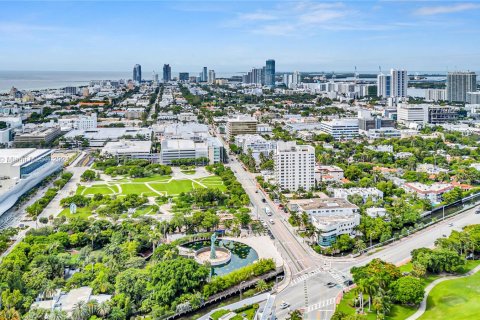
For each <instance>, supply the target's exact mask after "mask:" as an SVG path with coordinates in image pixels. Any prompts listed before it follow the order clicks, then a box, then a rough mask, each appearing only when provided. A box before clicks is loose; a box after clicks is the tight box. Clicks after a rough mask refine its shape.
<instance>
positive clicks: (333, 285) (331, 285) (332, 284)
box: [325, 282, 337, 288]
mask: <svg viewBox="0 0 480 320" xmlns="http://www.w3.org/2000/svg"><path fill="white" fill-rule="evenodd" d="M336 285H337V284H336V283H334V282H328V283H326V284H325V286H326V287H329V288H333V287H335V286H336Z"/></svg>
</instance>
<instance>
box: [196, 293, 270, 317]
mask: <svg viewBox="0 0 480 320" xmlns="http://www.w3.org/2000/svg"><path fill="white" fill-rule="evenodd" d="M269 295H270V293H268V292H267V293H262V294H259V295H257V296H253V297H250V298H247V299H243V300H242V301H238V302H235V303H232V304H229V305H227V306H224V307H220V308H217V309H215V310H212V311H210V312H209V313H207V314H205V315H203V316H201V317H200V318H198V320H208V318H209V317H210V315H211V314H212V313H214V312H216V311H218V310H222V309H227V310H230V311H233V310H235V309H238V308H240V307H243V306H245V305H249V304H254V303H259V302H262V301H265V300H267V299H268V296H269Z"/></svg>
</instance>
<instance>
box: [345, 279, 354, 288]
mask: <svg viewBox="0 0 480 320" xmlns="http://www.w3.org/2000/svg"><path fill="white" fill-rule="evenodd" d="M343 284H344V285H346V286H347V287H349V286H351V285H352V284H353V281H352V280H345V281H343Z"/></svg>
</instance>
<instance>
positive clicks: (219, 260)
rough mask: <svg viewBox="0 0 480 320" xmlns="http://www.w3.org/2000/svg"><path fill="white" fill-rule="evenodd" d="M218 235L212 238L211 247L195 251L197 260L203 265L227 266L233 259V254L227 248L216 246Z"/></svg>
mask: <svg viewBox="0 0 480 320" xmlns="http://www.w3.org/2000/svg"><path fill="white" fill-rule="evenodd" d="M215 241H217V235H216V234H215V233H214V234H212V236H211V238H210V243H211V244H210V247H204V248H201V249H199V250H197V251H195V260H196V261H197V262H198V263H201V264H210V265H211V266H212V267H215V266H221V265H224V264H227V263H229V262H230V260H231V259H232V252H231V251H230V250H228V249H227V248H222V247H217V246H215Z"/></svg>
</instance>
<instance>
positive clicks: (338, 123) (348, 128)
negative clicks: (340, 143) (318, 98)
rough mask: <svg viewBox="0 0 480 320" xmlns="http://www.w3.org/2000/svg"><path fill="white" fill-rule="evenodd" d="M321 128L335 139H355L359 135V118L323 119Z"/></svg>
mask: <svg viewBox="0 0 480 320" xmlns="http://www.w3.org/2000/svg"><path fill="white" fill-rule="evenodd" d="M320 130H322V131H323V132H325V133H326V134H329V135H331V136H333V138H334V139H335V140H348V139H354V138H356V137H358V119H334V120H330V121H322V122H321V125H320Z"/></svg>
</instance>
